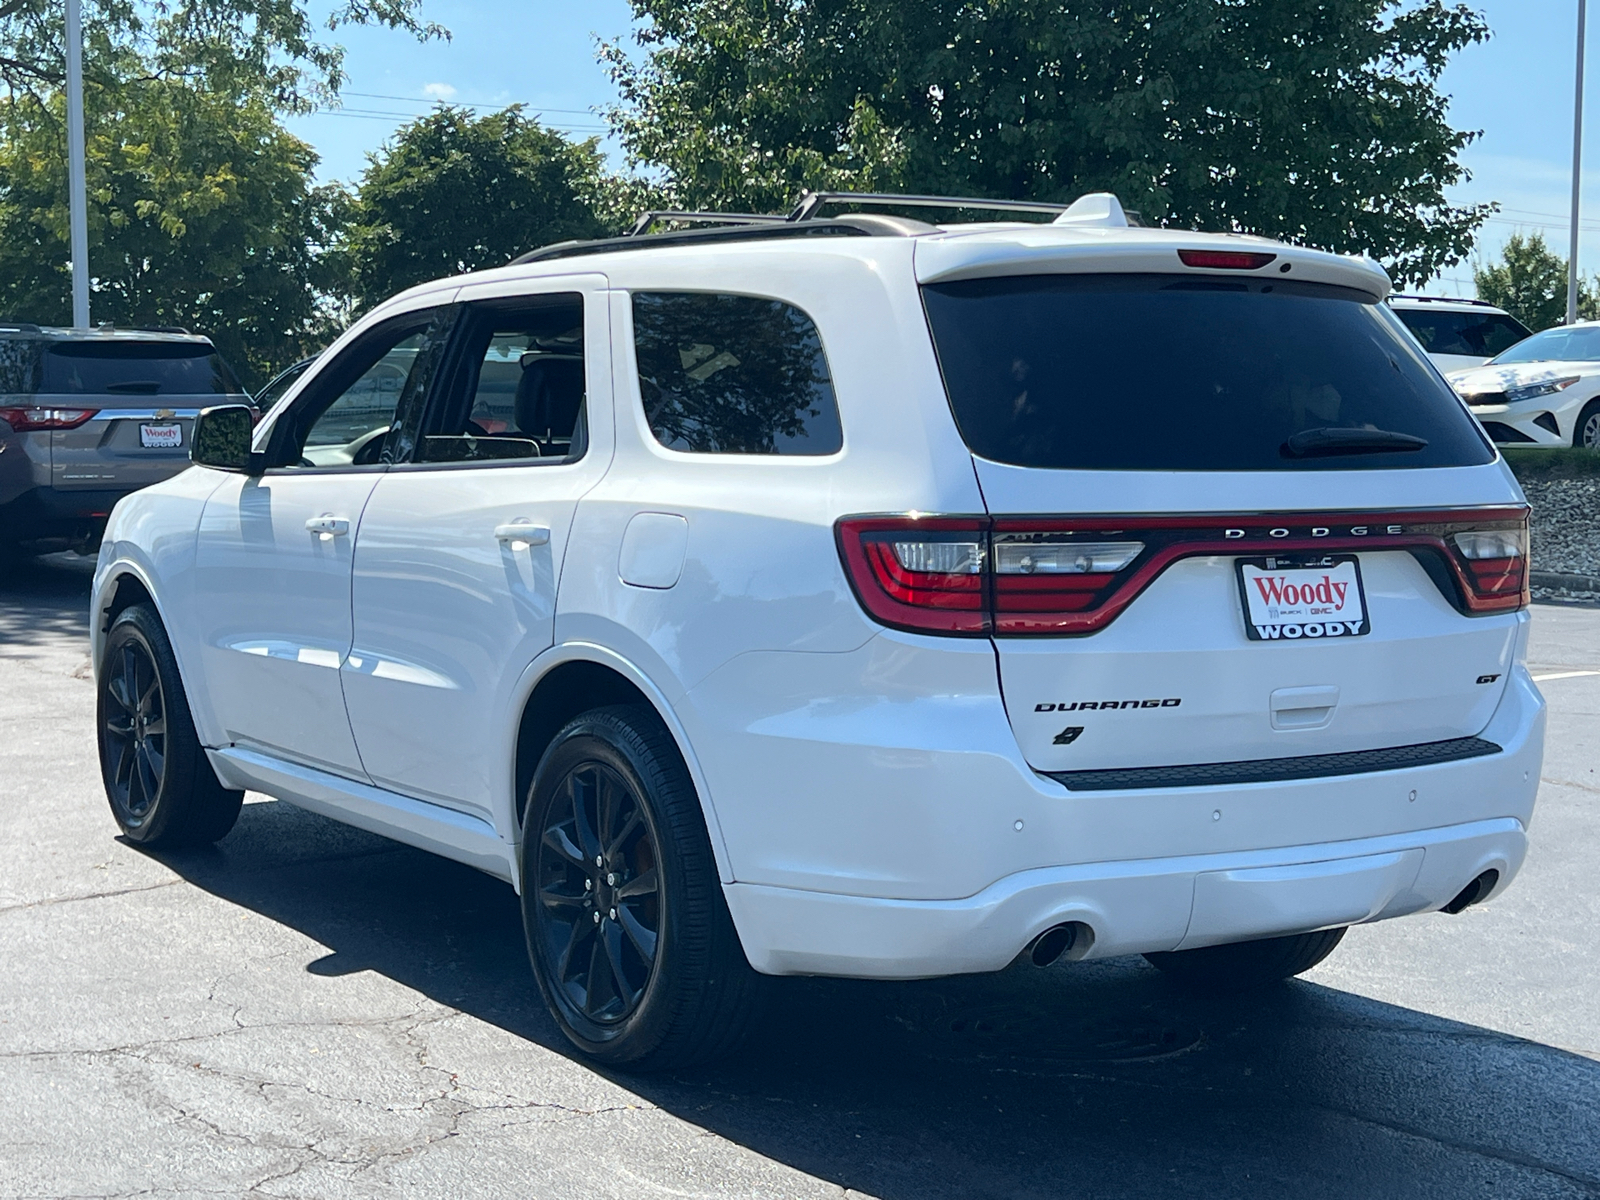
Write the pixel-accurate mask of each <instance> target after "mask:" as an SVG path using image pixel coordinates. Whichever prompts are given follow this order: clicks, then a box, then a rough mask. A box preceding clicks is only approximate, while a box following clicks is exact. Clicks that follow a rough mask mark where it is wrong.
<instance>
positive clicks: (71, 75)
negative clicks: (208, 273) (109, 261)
mask: <svg viewBox="0 0 1600 1200" xmlns="http://www.w3.org/2000/svg"><path fill="white" fill-rule="evenodd" d="M1579 2H1580V3H1581V2H1582V0H1579ZM86 187H87V185H86V184H85V182H84V169H83V13H82V9H81V0H67V210H68V223H69V225H70V227H71V243H72V323H73V325H75V326H76V327H77V328H79V329H87V328H88V327H89V199H88V196H87V194H86Z"/></svg>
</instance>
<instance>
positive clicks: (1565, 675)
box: [1533, 671, 1600, 683]
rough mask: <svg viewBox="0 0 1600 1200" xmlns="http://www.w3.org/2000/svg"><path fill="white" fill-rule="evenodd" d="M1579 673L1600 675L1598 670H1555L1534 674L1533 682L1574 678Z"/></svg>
mask: <svg viewBox="0 0 1600 1200" xmlns="http://www.w3.org/2000/svg"><path fill="white" fill-rule="evenodd" d="M1580 675H1600V671H1556V672H1555V673H1554V674H1551V675H1535V676H1534V677H1533V681H1534V682H1535V683H1543V682H1544V681H1545V680H1547V679H1576V678H1577V677H1578V676H1580Z"/></svg>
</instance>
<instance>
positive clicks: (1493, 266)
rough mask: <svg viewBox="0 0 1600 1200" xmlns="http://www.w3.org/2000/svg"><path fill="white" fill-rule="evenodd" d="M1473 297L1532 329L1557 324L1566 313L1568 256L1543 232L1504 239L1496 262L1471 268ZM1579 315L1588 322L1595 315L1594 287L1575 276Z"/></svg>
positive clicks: (1598, 306)
mask: <svg viewBox="0 0 1600 1200" xmlns="http://www.w3.org/2000/svg"><path fill="white" fill-rule="evenodd" d="M1472 279H1473V282H1474V283H1476V284H1477V285H1478V299H1480V300H1487V301H1488V302H1489V303H1490V304H1493V305H1496V306H1498V307H1500V308H1503V309H1505V310H1506V311H1507V312H1508V313H1510V314H1511V315H1512V316H1513V317H1515V318H1517V320H1519V321H1521V322H1522V323H1523V324H1524V325H1526V326H1527V327H1528V328H1529V329H1531V330H1533V331H1534V332H1535V333H1537V332H1539V330H1541V329H1549V328H1550V327H1551V326H1553V325H1560V324H1562V323H1563V322H1564V321H1565V320H1566V318H1567V260H1566V259H1564V258H1562V257H1561V256H1560V255H1559V254H1554V253H1552V252H1551V250H1550V248H1549V247H1548V246H1546V245H1545V243H1544V234H1542V233H1534V234H1531V235H1529V236H1527V237H1524V236H1523V235H1522V234H1521V233H1513V234H1512V235H1511V236H1510V237H1509V238H1507V239H1506V244H1505V248H1504V249H1503V250H1502V251H1501V252H1500V261H1499V262H1498V263H1479V264H1478V265H1477V266H1476V267H1474V268H1473V271H1472ZM1578 316H1579V317H1580V318H1582V319H1583V320H1585V321H1592V320H1594V319H1595V317H1597V316H1600V303H1597V302H1596V297H1595V288H1594V287H1593V286H1592V285H1591V284H1590V283H1589V281H1588V280H1586V279H1581V278H1580V279H1579V280H1578Z"/></svg>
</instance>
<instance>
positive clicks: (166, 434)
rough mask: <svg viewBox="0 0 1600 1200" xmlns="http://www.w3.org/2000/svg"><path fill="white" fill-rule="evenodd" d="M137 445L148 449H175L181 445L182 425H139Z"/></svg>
mask: <svg viewBox="0 0 1600 1200" xmlns="http://www.w3.org/2000/svg"><path fill="white" fill-rule="evenodd" d="M139 445H141V446H144V447H145V448H146V449H149V450H176V449H177V448H178V447H179V446H181V445H183V426H182V425H141V426H139Z"/></svg>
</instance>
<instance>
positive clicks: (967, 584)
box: [838, 516, 989, 634]
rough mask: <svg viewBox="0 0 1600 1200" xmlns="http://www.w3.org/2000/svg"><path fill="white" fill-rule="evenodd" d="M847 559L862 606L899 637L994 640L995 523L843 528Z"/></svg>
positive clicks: (882, 522)
mask: <svg viewBox="0 0 1600 1200" xmlns="http://www.w3.org/2000/svg"><path fill="white" fill-rule="evenodd" d="M838 537H839V554H840V556H841V557H842V558H843V559H844V564H845V568H846V570H847V571H848V573H849V575H850V582H851V584H852V585H853V586H854V587H855V592H856V596H857V598H858V599H860V601H861V606H862V607H863V608H865V609H866V610H867V612H868V613H870V614H871V615H872V616H873V617H874V618H876V619H877V620H879V621H881V622H883V623H884V624H885V625H892V626H894V627H895V628H896V629H909V630H913V631H915V632H918V633H944V634H951V633H954V634H984V633H988V632H989V617H988V612H987V608H988V605H987V604H986V603H985V595H984V593H985V591H986V585H987V579H988V572H987V571H985V569H984V564H985V560H986V559H987V557H988V551H989V522H988V521H987V520H983V519H968V518H949V517H921V518H919V517H915V516H911V517H867V518H857V519H852V520H845V521H840V522H839V525H838Z"/></svg>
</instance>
